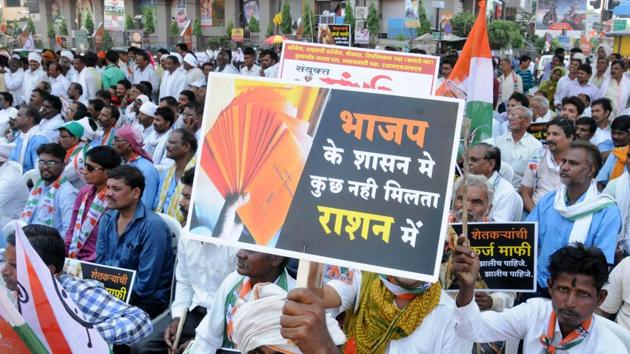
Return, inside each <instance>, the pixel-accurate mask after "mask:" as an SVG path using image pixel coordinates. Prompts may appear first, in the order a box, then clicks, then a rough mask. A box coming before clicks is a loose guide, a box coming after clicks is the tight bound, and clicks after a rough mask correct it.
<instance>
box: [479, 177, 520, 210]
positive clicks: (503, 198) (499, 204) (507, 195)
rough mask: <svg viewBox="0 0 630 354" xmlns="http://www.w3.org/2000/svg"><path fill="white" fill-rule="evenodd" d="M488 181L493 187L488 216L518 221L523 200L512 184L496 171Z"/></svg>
mask: <svg viewBox="0 0 630 354" xmlns="http://www.w3.org/2000/svg"><path fill="white" fill-rule="evenodd" d="M488 183H490V185H491V186H492V188H494V194H493V197H492V210H490V218H491V219H492V220H493V221H497V222H508V221H520V220H521V215H522V214H523V200H522V199H521V196H520V195H519V194H518V193H516V190H515V189H514V187H513V186H512V184H511V183H510V182H508V181H506V180H505V178H503V177H501V176H500V175H499V173H498V172H497V171H494V172H493V173H492V176H490V178H489V179H488Z"/></svg>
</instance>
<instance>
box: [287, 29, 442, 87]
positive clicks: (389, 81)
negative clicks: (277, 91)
mask: <svg viewBox="0 0 630 354" xmlns="http://www.w3.org/2000/svg"><path fill="white" fill-rule="evenodd" d="M439 63H440V58H439V57H434V56H430V55H420V54H409V53H398V52H384V51H377V50H373V49H363V48H353V47H351V48H343V47H339V46H334V45H324V44H316V43H305V42H293V41H285V42H284V43H283V47H282V59H281V60H280V78H282V79H285V80H289V81H297V82H312V83H314V84H316V85H326V86H331V87H339V88H344V87H348V88H360V89H368V90H377V91H379V92H383V93H390V94H394V95H402V96H408V97H426V96H429V95H431V94H433V93H434V92H435V89H436V81H437V75H438V68H439Z"/></svg>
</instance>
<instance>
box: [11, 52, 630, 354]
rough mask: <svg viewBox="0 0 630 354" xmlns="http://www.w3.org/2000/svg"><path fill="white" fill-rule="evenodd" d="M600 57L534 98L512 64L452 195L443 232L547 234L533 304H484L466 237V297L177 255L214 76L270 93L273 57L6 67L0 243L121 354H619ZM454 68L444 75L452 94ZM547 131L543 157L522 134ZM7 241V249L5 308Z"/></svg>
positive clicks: (624, 295)
mask: <svg viewBox="0 0 630 354" xmlns="http://www.w3.org/2000/svg"><path fill="white" fill-rule="evenodd" d="M239 53H240V52H239ZM589 54H590V53H582V51H581V50H580V49H577V48H576V49H573V50H571V51H570V54H569V58H568V60H565V53H564V51H563V50H558V51H556V53H555V56H554V57H553V60H552V62H551V63H550V64H549V65H548V66H547V67H546V68H545V70H544V73H543V74H542V78H541V80H537V78H536V75H535V73H534V72H532V71H531V70H530V69H529V67H530V63H531V59H530V58H529V57H528V56H523V57H521V58H520V59H519V60H518V67H517V68H516V69H515V68H514V66H515V65H514V63H513V61H512V60H511V59H509V58H505V59H501V60H500V62H499V63H498V66H499V67H500V71H501V72H500V73H499V74H498V75H497V77H495V78H493V79H494V88H495V90H494V97H495V102H494V107H495V112H494V118H493V122H492V125H493V129H492V131H493V133H492V137H491V138H489V139H487V140H486V141H484V142H481V143H478V144H475V145H473V146H471V147H470V148H469V151H468V152H467V154H465V155H462V156H461V158H460V159H459V161H458V163H459V164H460V165H463V164H467V165H468V167H469V171H470V175H469V176H467V183H466V185H465V186H464V184H463V183H462V179H459V180H458V181H456V183H455V186H454V188H453V197H452V204H451V205H452V212H451V215H450V220H451V221H453V222H458V221H461V220H462V218H463V216H464V208H463V204H464V203H463V201H464V199H465V198H466V199H467V201H468V209H467V213H468V215H467V217H468V220H469V221H478V222H512V221H522V220H526V221H534V222H537V223H538V249H537V250H536V252H537V255H538V261H537V264H536V266H537V279H536V281H537V284H538V290H537V292H536V293H533V294H529V293H528V294H526V293H521V294H517V293H512V292H500V291H498V292H490V293H486V292H476V293H475V292H474V286H475V282H476V280H477V274H478V272H479V257H478V255H476V254H475V253H474V252H472V251H471V249H470V247H469V246H467V242H466V240H465V237H462V238H460V240H459V241H458V243H457V245H456V247H455V249H454V252H453V255H454V269H455V274H456V277H457V279H458V281H459V283H460V290H459V292H458V293H457V294H456V296H455V295H449V294H447V293H446V292H445V291H443V289H442V286H441V284H440V283H439V282H438V283H427V282H423V281H418V280H412V279H405V278H401V277H393V276H386V275H381V274H374V273H369V272H361V271H358V270H353V269H344V268H339V267H334V266H324V274H325V276H324V278H325V280H326V281H325V284H324V285H323V287H320V288H312V289H297V288H295V287H296V283H295V280H294V278H295V267H294V265H293V264H294V263H295V260H290V259H288V258H285V257H280V256H275V255H270V254H265V253H260V252H254V251H248V250H236V249H232V248H229V247H220V246H217V245H214V244H211V243H205V242H198V241H193V240H189V239H186V238H183V237H182V238H179V239H178V240H177V242H175V244H174V239H173V233H172V232H171V227H170V226H169V224H168V222H169V220H174V221H175V222H176V223H179V224H180V225H182V226H184V225H185V223H186V220H187V215H188V212H189V208H190V200H191V193H192V185H193V181H194V178H195V165H196V161H197V159H198V158H199V151H200V144H201V141H202V134H201V131H200V129H201V125H202V119H203V115H204V105H205V102H206V100H211V99H212V95H211V94H207V92H206V85H207V82H208V75H209V73H210V72H221V73H228V74H233V75H244V76H255V77H267V78H277V76H278V62H279V57H278V53H276V52H275V51H273V50H263V51H260V52H258V51H256V50H254V49H252V48H245V49H243V50H242V59H238V58H237V59H236V60H234V59H233V58H232V52H231V51H230V50H221V51H217V52H216V53H215V54H214V55H212V57H210V56H205V55H204V56H201V55H196V54H194V53H193V52H191V51H189V50H188V48H187V47H186V45H185V44H181V43H180V44H178V45H177V46H176V51H174V52H170V51H168V50H166V49H160V50H158V51H157V52H156V53H155V56H154V55H153V54H152V53H149V52H148V51H146V50H143V49H140V48H135V47H130V48H129V49H128V50H127V51H116V50H109V51H107V52H99V53H92V52H85V53H81V54H77V53H74V52H71V51H66V50H64V51H60V52H54V51H51V50H43V51H41V52H39V51H38V52H30V53H3V52H0V68H2V69H0V132H1V133H2V134H1V136H0V227H3V226H5V225H7V224H10V223H11V222H12V221H15V220H17V221H18V222H19V223H21V224H22V225H25V226H24V227H23V230H24V233H25V235H26V236H27V238H28V239H29V241H30V243H31V245H32V246H33V248H34V249H35V251H36V252H37V253H38V254H39V255H40V257H41V258H42V260H43V261H44V262H45V263H46V264H47V265H48V266H49V268H50V269H51V272H52V273H53V274H55V276H56V277H57V279H58V281H59V282H60V284H61V285H62V286H63V287H64V289H65V290H66V291H67V293H68V294H69V296H70V298H72V300H73V301H74V302H75V303H76V304H77V306H78V307H79V309H80V310H81V311H82V312H83V313H84V314H85V317H86V319H87V320H88V321H89V322H91V323H92V324H93V325H94V327H95V328H96V329H97V330H98V331H99V332H100V333H101V335H102V336H103V338H104V339H105V340H106V341H107V342H108V343H109V344H111V345H112V346H113V350H114V352H115V353H129V352H133V353H169V352H173V353H183V352H187V353H214V352H217V351H227V350H230V349H235V350H239V351H241V352H243V353H278V352H279V353H299V352H304V353H339V352H341V351H343V352H345V353H472V352H484V353H490V352H491V353H499V352H503V351H504V350H507V347H508V346H509V345H510V343H511V341H513V340H516V345H517V346H518V345H519V342H518V340H519V339H520V346H521V350H522V352H523V353H541V352H545V353H555V352H570V353H626V352H628V350H626V349H625V348H627V346H626V345H625V344H624V338H625V340H626V342H628V341H630V334H625V331H626V330H630V311H629V309H630V285H628V286H626V284H624V278H625V275H624V274H625V272H630V261H628V259H626V258H624V257H625V256H626V255H628V254H629V253H630V231H629V230H630V226H629V225H630V223H629V222H630V221H629V218H630V177H629V173H628V169H630V158H628V157H629V156H630V155H629V153H630V145H629V144H630V110H629V108H628V107H629V99H630V81H629V80H630V78H629V76H627V75H626V68H627V62H626V61H625V60H624V59H623V58H621V57H620V56H619V55H617V54H612V53H611V50H610V48H608V47H606V46H605V45H602V46H600V47H599V48H597V50H596V51H595V53H594V55H593V58H592V60H589V58H588V56H589ZM241 62H242V64H241ZM456 62H457V57H456V56H446V57H444V58H442V61H441V71H442V75H443V76H444V78H443V80H445V79H448V74H449V72H450V70H452V69H453V67H454V66H455V65H456ZM565 62H567V63H568V64H567V65H568V67H565V66H566V65H565ZM235 63H236V64H235ZM541 122H544V123H547V128H546V138H545V140H544V144H543V142H541V141H540V140H538V139H536V138H535V137H533V136H532V135H531V134H530V133H528V127H529V126H530V125H531V124H532V123H541ZM464 156H466V157H467V161H465V160H464ZM464 187H466V188H464ZM5 229H6V228H5ZM15 241H16V240H15V235H13V234H11V233H9V235H8V236H7V237H6V238H5V237H1V238H0V248H2V247H4V248H5V254H4V258H5V265H4V267H3V269H2V276H3V279H4V281H5V283H6V285H7V288H8V289H9V290H12V291H16V290H17V288H18V286H17V271H16V252H15V247H16V242H15ZM66 257H68V258H74V259H79V260H85V261H89V262H95V263H99V264H103V265H109V266H116V267H121V268H126V269H131V270H134V271H136V281H135V285H134V287H133V291H132V295H131V300H130V302H129V304H126V303H124V302H121V301H119V300H117V299H116V298H114V297H113V296H112V295H110V294H109V293H108V292H107V291H105V290H104V288H103V286H102V285H100V284H99V283H97V282H94V281H89V280H81V279H76V278H74V277H72V276H71V275H69V274H66V273H65V272H64V270H63V264H64V259H65V258H66ZM611 270H612V271H611ZM629 284H630V283H629ZM164 314H168V315H167V316H166V318H168V321H167V322H168V323H164V325H160V323H159V322H156V321H157V319H160V318H164V316H163V315H164ZM342 314H343V315H342ZM606 318H611V319H613V318H614V319H615V320H616V322H617V323H618V324H619V326H618V327H611V326H613V325H614V326H616V325H615V324H611V323H612V322H610V321H609V320H607V319H606ZM340 323H341V324H342V325H341V326H340ZM342 328H343V330H342ZM611 328H614V330H613V329H611ZM624 328H625V329H624ZM340 348H343V349H340Z"/></svg>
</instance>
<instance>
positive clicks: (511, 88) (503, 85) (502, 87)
mask: <svg viewBox="0 0 630 354" xmlns="http://www.w3.org/2000/svg"><path fill="white" fill-rule="evenodd" d="M514 92H520V93H523V79H522V78H521V76H520V75H518V74H517V73H515V72H514V70H512V71H511V72H510V73H509V74H508V75H507V76H505V74H503V75H501V76H499V94H500V97H499V101H498V102H497V104H501V103H504V102H505V103H507V101H508V100H509V99H510V96H512V94H513V93H514Z"/></svg>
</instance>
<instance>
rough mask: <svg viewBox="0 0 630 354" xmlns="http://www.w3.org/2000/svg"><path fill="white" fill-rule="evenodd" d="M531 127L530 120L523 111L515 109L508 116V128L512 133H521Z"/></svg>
mask: <svg viewBox="0 0 630 354" xmlns="http://www.w3.org/2000/svg"><path fill="white" fill-rule="evenodd" d="M528 126H529V120H528V119H527V117H526V116H525V112H523V110H522V109H513V110H512V111H511V112H510V113H509V114H508V128H509V129H510V131H511V132H520V131H523V130H525V129H527V127H528Z"/></svg>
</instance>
